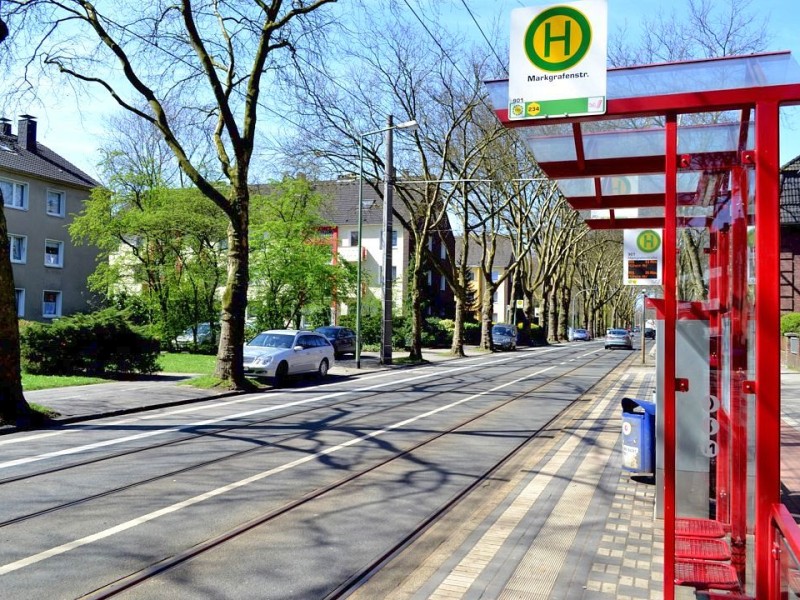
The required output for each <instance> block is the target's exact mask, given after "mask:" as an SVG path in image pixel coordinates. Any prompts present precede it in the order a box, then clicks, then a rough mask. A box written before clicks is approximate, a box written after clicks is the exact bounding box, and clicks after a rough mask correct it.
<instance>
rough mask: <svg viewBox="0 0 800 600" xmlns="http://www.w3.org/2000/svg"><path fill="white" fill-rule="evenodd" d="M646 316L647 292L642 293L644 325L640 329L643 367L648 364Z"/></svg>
mask: <svg viewBox="0 0 800 600" xmlns="http://www.w3.org/2000/svg"><path fill="white" fill-rule="evenodd" d="M646 315H647V293H646V292H642V323H641V325H640V329H639V333H640V338H641V339H640V340H639V341H640V342H641V344H642V364H643V365H646V364H647V354H646V353H645V351H644V324H645V321H646V318H645V317H646Z"/></svg>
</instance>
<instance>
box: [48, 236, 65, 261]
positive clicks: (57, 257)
mask: <svg viewBox="0 0 800 600" xmlns="http://www.w3.org/2000/svg"><path fill="white" fill-rule="evenodd" d="M44 265H45V266H46V267H63V266H64V242H57V241H55V240H45V241H44Z"/></svg>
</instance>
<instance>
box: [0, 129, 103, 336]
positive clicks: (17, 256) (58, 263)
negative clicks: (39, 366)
mask: <svg viewBox="0 0 800 600" xmlns="http://www.w3.org/2000/svg"><path fill="white" fill-rule="evenodd" d="M97 185H99V184H98V183H97V182H96V181H95V180H94V179H92V178H91V177H90V176H89V175H87V174H86V173H84V172H83V171H81V170H80V169H78V168H77V167H76V166H75V165H73V164H72V163H70V162H69V161H68V160H66V159H65V158H63V157H62V156H59V155H58V154H56V153H55V152H53V151H52V150H50V149H49V148H48V147H47V146H45V145H44V144H42V143H40V142H39V141H38V140H37V135H36V119H35V118H34V117H32V116H30V115H22V116H20V118H19V120H18V121H17V132H16V134H13V133H12V127H11V121H10V120H9V119H5V118H3V119H0V190H2V192H3V211H4V213H5V217H6V221H7V224H8V233H9V243H10V247H11V248H10V249H11V263H12V269H13V272H14V288H15V291H16V302H17V314H18V315H19V316H20V318H24V319H28V320H32V321H47V320H49V319H53V318H56V317H59V316H62V315H68V314H70V313H74V312H81V311H85V310H88V308H89V301H90V294H89V292H88V289H87V279H88V277H89V275H90V274H91V273H92V272H93V271H94V269H95V267H96V258H97V254H98V253H97V250H96V249H95V248H93V247H90V246H75V245H73V244H72V241H71V238H70V235H69V231H68V228H69V225H70V223H71V222H72V214H73V213H77V212H79V211H80V210H81V208H82V205H83V202H84V201H85V200H86V198H88V196H89V192H90V190H91V189H92V188H93V187H96V186H97Z"/></svg>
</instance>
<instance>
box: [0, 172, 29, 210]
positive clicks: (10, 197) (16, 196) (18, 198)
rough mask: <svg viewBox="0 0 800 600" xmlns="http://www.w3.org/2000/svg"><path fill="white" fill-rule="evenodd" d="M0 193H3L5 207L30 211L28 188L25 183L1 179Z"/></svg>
mask: <svg viewBox="0 0 800 600" xmlns="http://www.w3.org/2000/svg"><path fill="white" fill-rule="evenodd" d="M0 192H3V205H4V206H8V207H10V208H18V209H20V210H27V209H28V186H27V185H25V184H24V183H17V182H15V181H9V180H8V179H0Z"/></svg>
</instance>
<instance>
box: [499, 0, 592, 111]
mask: <svg viewBox="0 0 800 600" xmlns="http://www.w3.org/2000/svg"><path fill="white" fill-rule="evenodd" d="M607 23H608V4H607V0H580V1H579V2H572V3H564V4H559V5H554V6H547V7H528V8H517V9H515V10H513V11H511V53H510V57H509V73H508V117H509V118H510V119H537V118H544V117H563V116H573V115H591V114H603V113H605V112H606V52H607V46H608V24H607Z"/></svg>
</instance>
